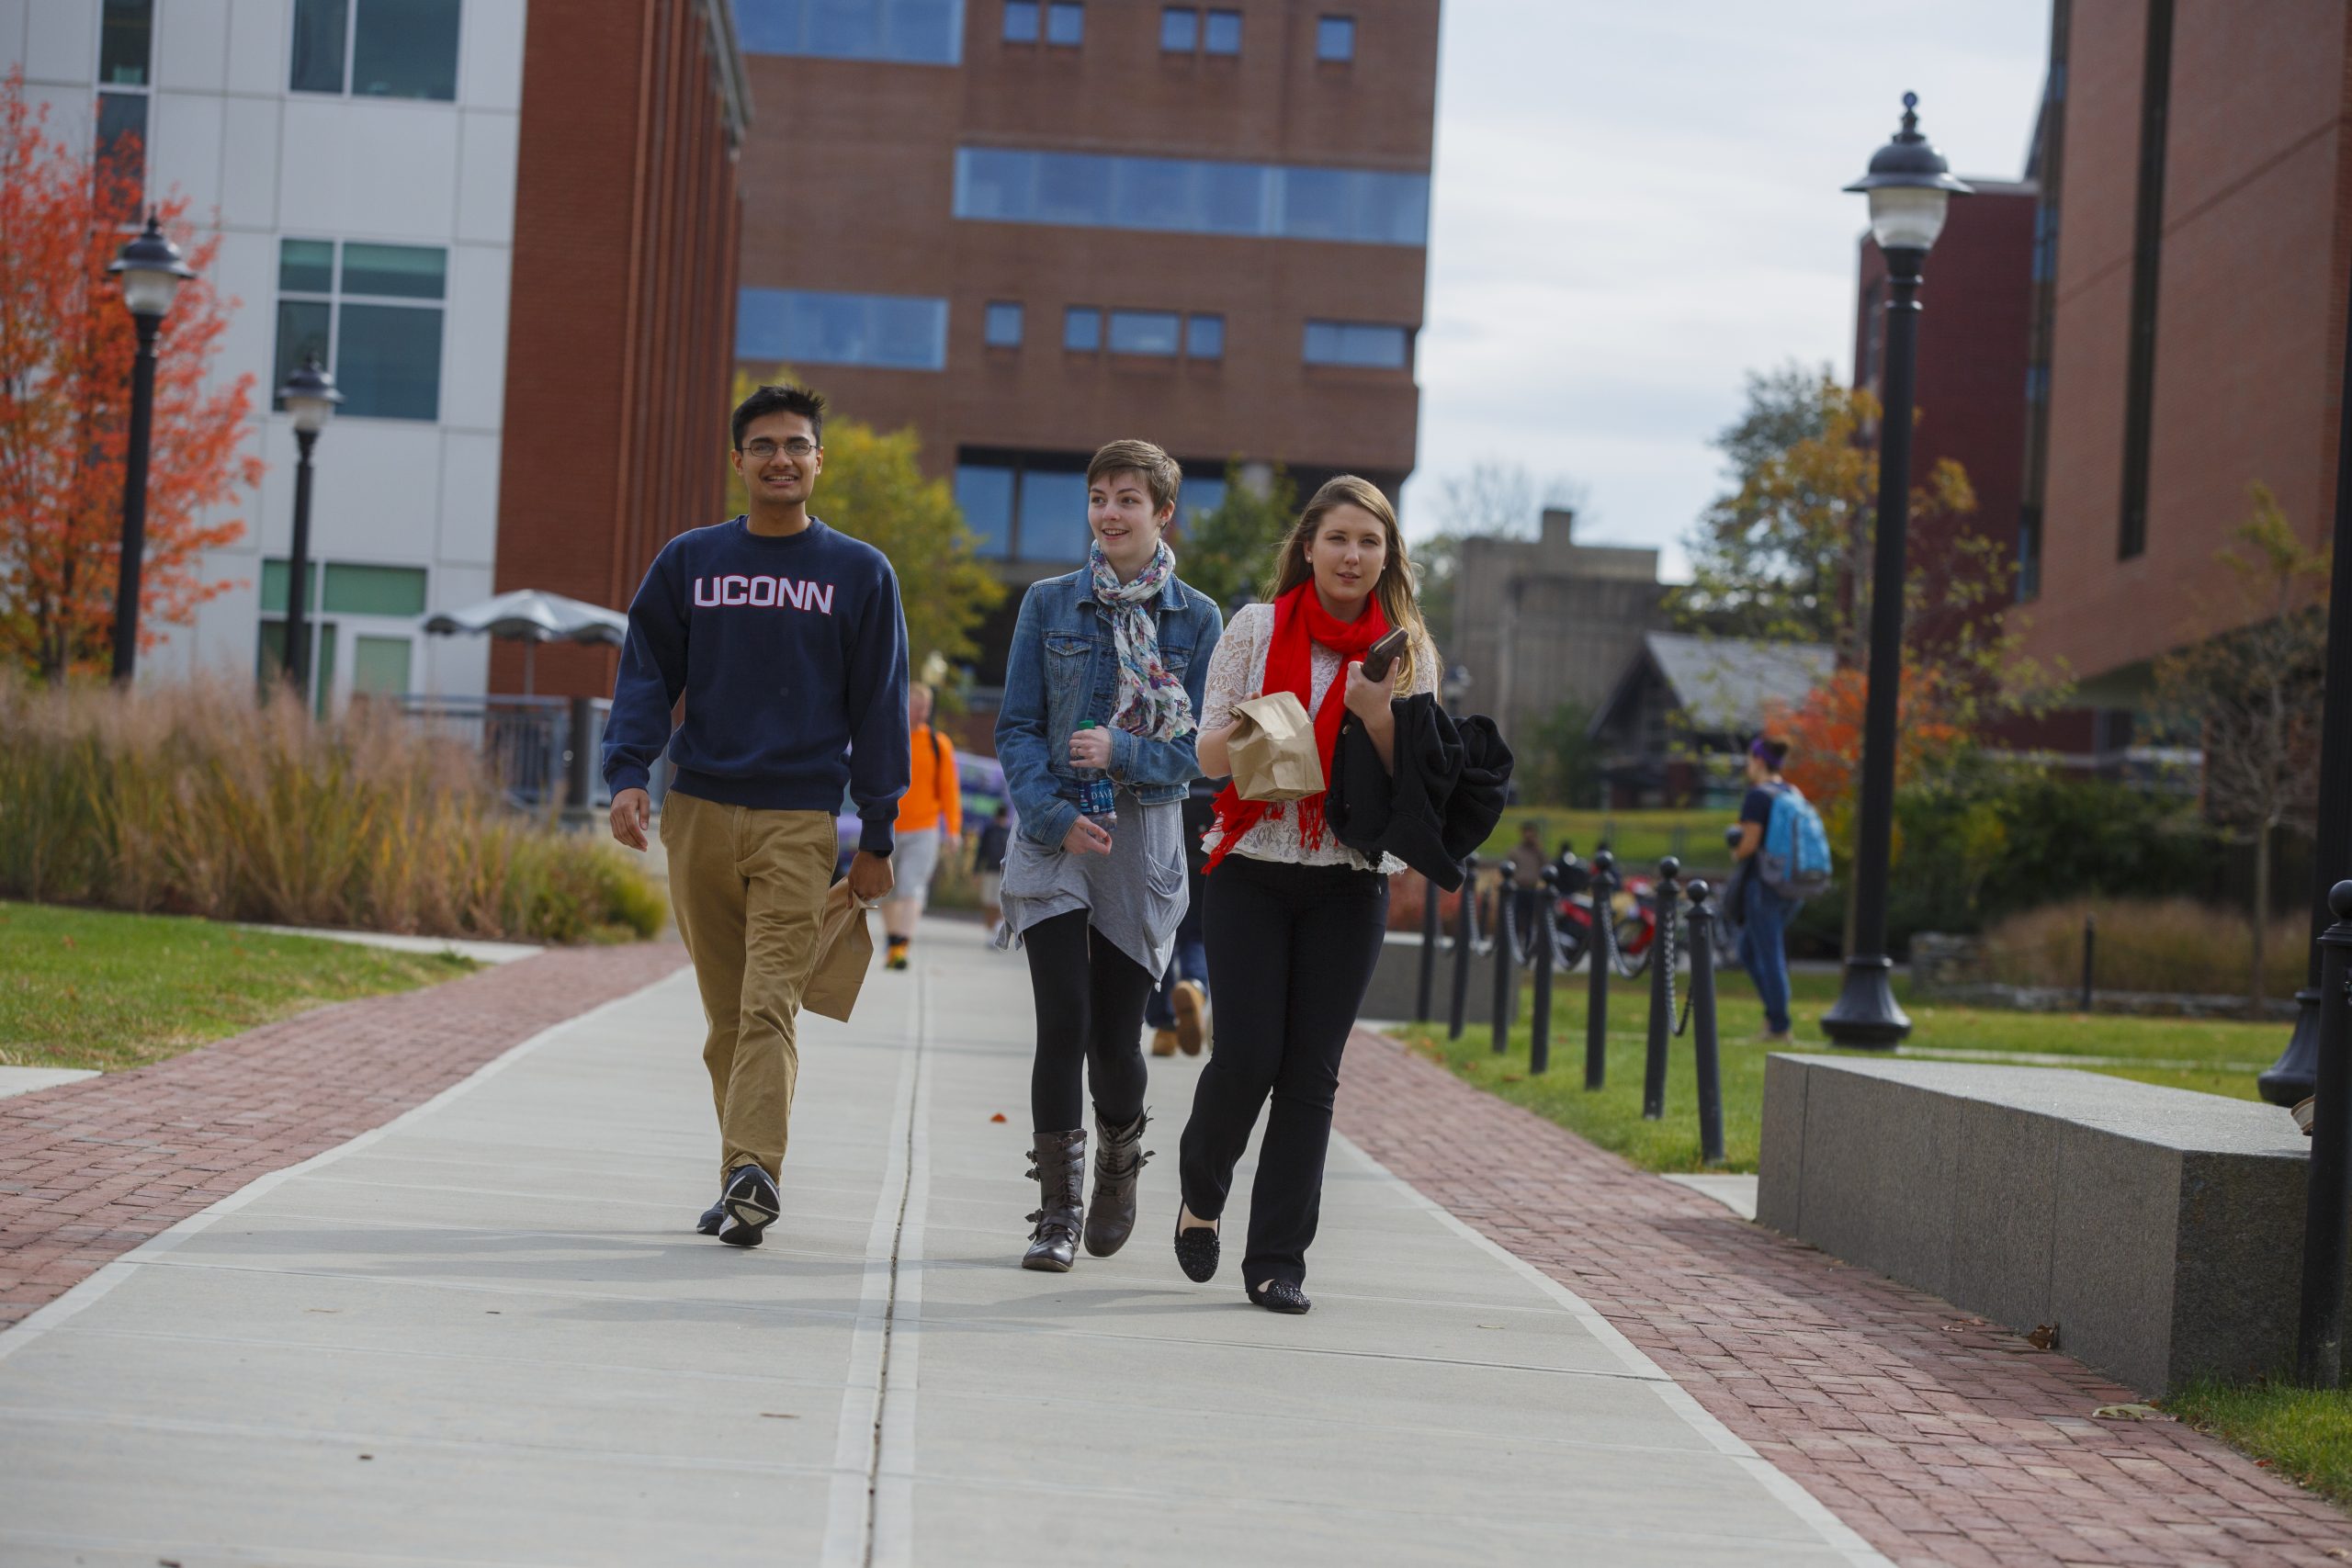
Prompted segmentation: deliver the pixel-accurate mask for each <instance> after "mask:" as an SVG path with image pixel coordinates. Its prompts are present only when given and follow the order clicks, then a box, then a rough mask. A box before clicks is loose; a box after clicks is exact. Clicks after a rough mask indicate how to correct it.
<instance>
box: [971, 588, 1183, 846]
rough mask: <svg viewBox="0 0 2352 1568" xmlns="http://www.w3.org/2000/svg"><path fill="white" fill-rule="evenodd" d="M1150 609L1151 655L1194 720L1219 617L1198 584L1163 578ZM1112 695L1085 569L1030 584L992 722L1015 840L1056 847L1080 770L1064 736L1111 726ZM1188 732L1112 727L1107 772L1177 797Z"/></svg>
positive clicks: (1098, 609) (1141, 788)
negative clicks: (1154, 734)
mask: <svg viewBox="0 0 2352 1568" xmlns="http://www.w3.org/2000/svg"><path fill="white" fill-rule="evenodd" d="M1156 609H1157V611H1158V614H1159V658H1160V661H1161V662H1162V663H1164V664H1165V665H1167V667H1168V672H1169V673H1170V675H1173V676H1175V677H1176V679H1177V680H1179V681H1182V682H1183V683H1184V694H1185V695H1187V696H1189V697H1190V698H1192V699H1193V716H1194V717H1195V718H1196V719H1197V718H1198V716H1199V715H1200V712H1201V707H1202V704H1203V702H1204V697H1205V692H1204V685H1205V683H1206V682H1207V680H1208V671H1209V655H1210V654H1212V653H1214V652H1215V651H1216V639H1217V637H1218V636H1219V634H1221V633H1222V632H1223V631H1224V630H1225V617H1224V616H1222V615H1218V614H1217V608H1216V604H1214V603H1212V602H1211V601H1210V599H1209V597H1208V595H1206V594H1205V593H1203V592H1200V591H1199V590H1198V589H1195V588H1188V587H1186V586H1185V585H1184V584H1183V583H1182V582H1180V581H1176V580H1175V579H1173V578H1170V580H1169V582H1168V587H1167V589H1166V591H1165V592H1162V593H1161V594H1160V596H1159V603H1158V604H1157V606H1156ZM1118 697H1119V656H1118V654H1117V652H1116V650H1115V649H1114V647H1113V645H1112V640H1111V619H1110V612H1109V611H1108V610H1106V609H1105V608H1104V607H1103V606H1102V605H1100V604H1096V603H1095V600H1094V587H1093V580H1092V579H1091V576H1090V575H1089V574H1088V572H1087V570H1086V569H1085V568H1083V567H1081V568H1080V569H1079V570H1076V571H1073V572H1070V573H1069V574H1068V575H1067V576H1063V577H1049V578H1046V580H1045V581H1041V582H1036V583H1033V584H1032V585H1031V586H1030V589H1029V592H1028V593H1027V594H1026V595H1025V596H1023V599H1022V601H1021V618H1020V620H1019V621H1018V622H1017V623H1015V625H1014V626H1013V628H1012V652H1011V653H1010V655H1008V657H1007V659H1006V660H1005V671H1004V706H1003V707H1002V708H1001V710H1000V711H999V712H998V714H997V719H996V755H997V761H999V762H1001V763H1002V764H1003V765H1004V787H1005V792H1006V793H1007V794H1008V795H1012V807H1013V810H1014V811H1015V812H1017V813H1018V814H1019V816H1020V819H1021V836H1022V837H1023V838H1024V839H1027V840H1030V841H1031V842H1033V843H1038V844H1045V845H1047V846H1049V847H1054V848H1058V847H1059V846H1060V844H1061V841H1062V840H1063V838H1064V837H1065V836H1066V835H1067V834H1068V833H1069V829H1070V824H1071V823H1073V822H1075V821H1077V820H1078V800H1079V783H1080V780H1079V771H1078V770H1077V769H1076V768H1074V767H1073V766H1071V764H1070V760H1069V738H1070V736H1071V735H1072V734H1074V733H1075V732H1076V731H1077V729H1078V727H1079V724H1080V721H1081V720H1083V719H1090V718H1091V719H1092V720H1093V721H1094V722H1095V723H1096V724H1098V725H1103V726H1105V727H1107V726H1109V724H1110V722H1111V710H1112V707H1113V706H1114V705H1115V704H1116V703H1117V701H1118ZM1200 771H1201V764H1200V758H1199V756H1198V754H1197V753H1195V752H1194V750H1193V737H1192V736H1189V735H1188V736H1186V737H1185V738H1184V739H1182V740H1147V739H1144V738H1143V737H1142V736H1139V735H1134V734H1130V733H1129V732H1127V731H1126V730H1124V729H1113V730H1112V731H1111V777H1112V779H1113V780H1114V782H1116V783H1117V784H1121V785H1123V786H1125V788H1127V789H1130V790H1132V791H1134V793H1135V796H1136V799H1137V800H1138V801H1140V802H1142V803H1143V804H1144V805H1147V806H1150V805H1155V804H1158V803H1159V802H1161V801H1170V800H1181V799H1182V798H1183V795H1184V791H1185V789H1186V788H1187V786H1189V785H1190V784H1192V782H1193V779H1194V778H1195V777H1197V776H1199V773H1200Z"/></svg>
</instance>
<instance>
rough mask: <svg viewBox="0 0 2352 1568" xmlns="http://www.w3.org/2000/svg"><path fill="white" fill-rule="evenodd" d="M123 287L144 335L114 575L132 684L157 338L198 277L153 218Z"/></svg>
mask: <svg viewBox="0 0 2352 1568" xmlns="http://www.w3.org/2000/svg"><path fill="white" fill-rule="evenodd" d="M107 271H108V272H109V273H112V274H114V275H115V276H118V277H119V278H121V279H122V302H123V304H124V305H125V306H126V307H128V308H129V310H130V321H131V325H132V326H133V327H134V328H136V329H137V331H138V333H139V353H138V355H137V357H135V358H134V359H133V360H132V361H131V367H130V451H129V453H128V454H127V456H126V457H125V460H124V463H123V476H122V553H121V557H120V562H119V567H118V569H117V571H116V574H115V595H114V678H115V679H116V680H117V681H118V682H123V683H126V684H127V683H129V682H130V678H131V677H132V675H134V674H135V673H137V671H138V664H139V568H140V563H141V560H142V559H143V558H145V556H146V553H147V452H148V440H149V434H150V427H151V426H152V425H153V423H154V419H155V333H156V332H157V331H158V330H159V329H160V328H161V327H162V326H163V324H164V316H165V315H166V314H167V313H168V312H169V311H170V310H171V308H172V299H173V297H174V296H175V295H176V294H177V293H178V292H179V288H180V285H181V284H183V283H185V282H187V280H188V279H189V278H191V277H194V276H196V270H195V269H194V268H193V267H191V266H189V265H187V262H185V261H183V260H181V259H180V248H179V247H178V246H177V245H175V244H173V243H172V242H171V241H170V240H168V239H166V238H164V230H163V226H162V225H161V224H160V223H158V222H157V221H156V220H155V214H154V213H153V211H152V210H151V211H149V213H148V214H147V227H146V228H145V229H144V230H142V231H140V232H139V233H138V234H135V235H133V236H132V237H131V239H130V241H129V242H128V243H125V244H124V245H123V247H122V249H121V250H120V251H119V252H118V253H117V254H116V255H115V258H114V260H113V261H112V262H111V263H110V264H108V265H107Z"/></svg>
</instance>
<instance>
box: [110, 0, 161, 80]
mask: <svg viewBox="0 0 2352 1568" xmlns="http://www.w3.org/2000/svg"><path fill="white" fill-rule="evenodd" d="M101 16H102V18H103V19H102V20H101V21H100V22H99V24H98V85H100V86H102V87H144V86H146V85H148V80H147V61H148V56H149V54H150V52H151V51H150V49H149V45H150V44H151V43H152V42H153V39H154V36H155V0H106V9H105V10H104V12H103V13H101Z"/></svg>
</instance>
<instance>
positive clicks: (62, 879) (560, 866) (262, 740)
mask: <svg viewBox="0 0 2352 1568" xmlns="http://www.w3.org/2000/svg"><path fill="white" fill-rule="evenodd" d="M0 735H6V737H7V744H6V746H5V747H0V895H5V896H9V897H24V898H30V899H36V900H41V901H46V902H51V903H64V904H95V905H101V906H104V907H107V908H119V909H132V910H141V911H161V912H164V913H173V914H189V915H203V916H207V917H209V918H212V919H236V920H259V921H267V922H271V923H274V924H283V925H300V926H345V927H355V928H359V929H364V930H370V931H408V932H418V933H423V934H427V935H433V936H469V937H488V938H508V939H517V940H532V941H545V942H584V941H603V940H628V939H630V938H633V937H639V936H651V935H653V934H654V933H655V932H657V931H660V930H661V929H662V923H663V921H664V920H665V919H667V915H668V911H667V908H666V905H665V903H664V901H663V899H662V895H661V893H660V891H659V890H658V888H656V887H655V886H654V885H653V883H652V882H651V880H650V878H648V877H647V876H646V875H645V874H644V873H643V872H642V871H640V870H639V869H638V868H637V867H635V866H634V865H631V864H629V863H627V862H625V861H623V860H622V859H621V858H620V852H619V851H617V850H616V849H615V848H614V847H612V846H609V845H603V844H599V843H598V842H596V841H595V840H593V839H588V838H585V837H582V836H579V835H571V834H565V833H561V832H559V831H556V830H555V829H552V828H549V827H548V826H546V825H543V824H540V823H537V822H535V821H533V820H531V819H530V818H525V817H522V816H519V815H517V814H516V813H515V812H514V811H512V810H510V809H509V808H508V807H505V806H504V804H503V802H502V801H501V800H500V798H499V797H498V795H497V794H496V792H495V790H494V789H493V788H492V784H491V783H490V781H489V780H488V778H487V777H486V776H485V775H484V774H483V773H482V772H481V761H480V758H479V757H478V756H477V755H476V754H475V753H473V752H472V751H471V750H469V749H467V748H465V747H463V746H461V745H459V744H458V743H455V742H451V741H447V740H436V739H432V738H429V737H426V736H424V735H422V734H420V733H418V732H417V731H415V730H414V729H413V728H410V727H409V726H408V725H407V724H406V723H404V722H403V721H402V720H401V717H400V716H398V715H396V714H391V713H389V712H384V711H380V710H374V709H370V708H369V707H368V706H367V705H355V706H354V708H353V709H352V711H351V712H350V713H349V714H348V715H347V716H345V717H343V718H340V719H336V720H333V721H323V722H322V721H314V720H313V719H311V717H310V716H309V715H308V714H306V713H305V712H304V711H303V710H302V708H301V706H300V705H299V704H298V703H296V702H295V701H294V700H293V699H292V697H291V696H289V695H288V694H283V693H281V694H277V695H275V696H273V697H272V698H270V699H269V700H268V701H266V702H264V703H258V704H257V703H255V702H254V699H253V696H252V694H251V690H250V688H247V687H243V686H240V685H236V684H232V683H226V682H198V683H194V684H190V685H186V686H178V687H171V688H147V689H142V690H140V691H137V692H133V693H130V694H123V693H119V692H115V691H111V690H107V689H105V688H99V687H75V688H65V689H56V688H48V687H35V686H32V685H29V684H27V683H25V682H21V681H18V680H14V679H6V678H0Z"/></svg>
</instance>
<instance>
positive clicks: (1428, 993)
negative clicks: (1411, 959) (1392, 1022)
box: [1413, 876, 1445, 1023]
mask: <svg viewBox="0 0 2352 1568" xmlns="http://www.w3.org/2000/svg"><path fill="white" fill-rule="evenodd" d="M1440 903H1441V900H1440V899H1439V897H1438V886H1437V884H1436V883H1434V882H1431V881H1430V879H1429V878H1428V877H1426V876H1424V877H1422V878H1421V979H1420V985H1419V987H1418V988H1417V989H1416V990H1415V991H1414V993H1413V1020H1414V1021H1415V1022H1417V1023H1427V1022H1428V1021H1430V1018H1431V1017H1432V1016H1433V1013H1434V1010H1435V1008H1436V1005H1437V949H1438V943H1439V942H1441V941H1442V940H1443V938H1444V936H1445V913H1444V911H1443V909H1442V908H1440V907H1439V906H1440Z"/></svg>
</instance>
